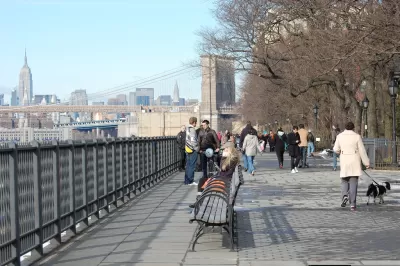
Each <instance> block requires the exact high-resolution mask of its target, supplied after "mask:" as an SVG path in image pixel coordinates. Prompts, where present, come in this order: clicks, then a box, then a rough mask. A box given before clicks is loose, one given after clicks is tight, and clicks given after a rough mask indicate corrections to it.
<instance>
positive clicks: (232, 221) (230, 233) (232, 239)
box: [229, 208, 235, 251]
mask: <svg viewBox="0 0 400 266" xmlns="http://www.w3.org/2000/svg"><path fill="white" fill-rule="evenodd" d="M230 216H231V217H230V221H229V226H230V228H229V229H230V230H229V231H230V232H229V236H230V238H231V251H233V250H234V248H233V247H234V244H235V241H234V233H235V232H234V227H235V226H234V222H235V217H234V216H235V212H234V210H233V208H231V214H230Z"/></svg>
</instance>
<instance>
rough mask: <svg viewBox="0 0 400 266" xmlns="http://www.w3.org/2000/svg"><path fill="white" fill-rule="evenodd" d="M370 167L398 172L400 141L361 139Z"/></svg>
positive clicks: (399, 168)
mask: <svg viewBox="0 0 400 266" xmlns="http://www.w3.org/2000/svg"><path fill="white" fill-rule="evenodd" d="M363 142H364V146H365V149H366V151H367V154H368V157H369V159H370V163H371V167H373V168H375V169H380V170H400V167H399V165H400V141H397V142H394V141H392V140H387V139H363Z"/></svg>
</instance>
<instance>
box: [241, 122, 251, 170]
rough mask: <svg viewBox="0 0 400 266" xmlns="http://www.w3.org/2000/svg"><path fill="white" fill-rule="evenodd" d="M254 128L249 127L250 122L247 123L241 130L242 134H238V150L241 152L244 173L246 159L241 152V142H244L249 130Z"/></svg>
mask: <svg viewBox="0 0 400 266" xmlns="http://www.w3.org/2000/svg"><path fill="white" fill-rule="evenodd" d="M253 129H254V128H253V127H252V126H251V122H250V121H247V124H246V126H245V127H244V128H243V130H242V132H241V133H240V139H239V148H240V149H241V150H242V155H244V156H242V157H243V168H244V171H245V172H246V171H247V168H248V166H247V158H246V156H245V152H244V150H243V142H244V138H245V137H246V136H247V134H248V133H249V131H250V130H253Z"/></svg>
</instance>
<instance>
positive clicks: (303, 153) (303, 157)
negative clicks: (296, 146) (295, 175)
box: [300, 147, 307, 167]
mask: <svg viewBox="0 0 400 266" xmlns="http://www.w3.org/2000/svg"><path fill="white" fill-rule="evenodd" d="M300 157H301V166H302V167H305V166H306V165H307V147H300Z"/></svg>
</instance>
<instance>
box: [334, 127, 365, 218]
mask: <svg viewBox="0 0 400 266" xmlns="http://www.w3.org/2000/svg"><path fill="white" fill-rule="evenodd" d="M345 128H346V130H345V131H343V132H342V133H340V134H339V135H337V137H336V141H335V145H334V147H333V151H334V153H336V154H340V156H341V160H340V178H341V190H342V204H341V206H342V207H346V203H347V202H348V201H349V199H350V210H352V211H354V210H355V209H356V206H357V205H356V203H357V188H358V178H359V176H361V174H362V168H361V162H362V163H363V164H364V165H365V167H366V168H367V169H368V168H369V163H370V162H369V158H368V155H367V152H366V151H365V147H364V143H363V141H362V138H361V136H360V135H359V134H357V133H356V132H354V124H353V122H348V123H347V124H346V127H345Z"/></svg>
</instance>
